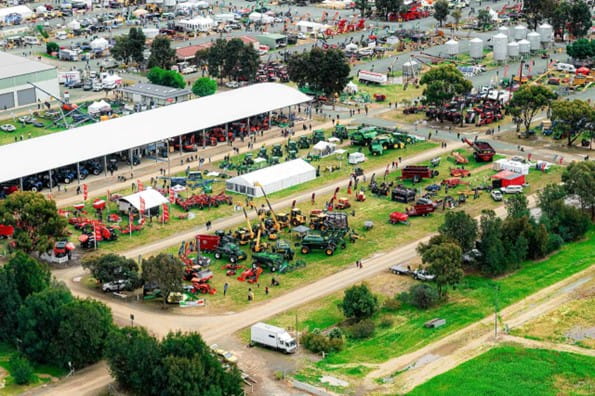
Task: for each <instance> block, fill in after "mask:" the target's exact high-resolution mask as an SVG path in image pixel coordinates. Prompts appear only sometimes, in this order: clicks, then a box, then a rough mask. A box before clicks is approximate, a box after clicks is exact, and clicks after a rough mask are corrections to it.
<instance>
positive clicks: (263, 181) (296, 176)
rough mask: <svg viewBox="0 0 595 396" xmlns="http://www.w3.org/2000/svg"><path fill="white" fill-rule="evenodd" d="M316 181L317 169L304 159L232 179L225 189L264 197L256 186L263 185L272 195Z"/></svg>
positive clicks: (266, 191) (228, 181)
mask: <svg viewBox="0 0 595 396" xmlns="http://www.w3.org/2000/svg"><path fill="white" fill-rule="evenodd" d="M314 179H316V169H315V168H314V167H313V166H312V165H310V164H309V163H307V162H306V161H304V160H303V159H295V160H292V161H287V162H283V163H281V164H278V165H273V166H269V167H268V168H264V169H259V170H257V171H254V172H250V173H246V174H244V175H240V176H236V177H232V178H231V179H229V180H227V182H226V183H225V188H226V190H228V191H233V192H236V193H239V194H245V195H248V196H250V197H262V191H261V189H260V188H259V187H258V186H257V185H256V184H260V185H262V187H263V188H264V191H265V193H267V194H271V193H274V192H277V191H281V190H284V189H286V188H289V187H292V186H295V185H297V184H301V183H305V182H307V181H310V180H314Z"/></svg>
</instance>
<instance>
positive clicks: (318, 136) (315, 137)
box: [310, 129, 324, 144]
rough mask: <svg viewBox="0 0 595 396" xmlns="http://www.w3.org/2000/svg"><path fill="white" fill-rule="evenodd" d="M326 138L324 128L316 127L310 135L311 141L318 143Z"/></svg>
mask: <svg viewBox="0 0 595 396" xmlns="http://www.w3.org/2000/svg"><path fill="white" fill-rule="evenodd" d="M323 140H324V131H323V130H322V129H316V130H315V131H314V133H313V134H312V136H311V137H310V143H312V144H316V143H318V142H321V141H323Z"/></svg>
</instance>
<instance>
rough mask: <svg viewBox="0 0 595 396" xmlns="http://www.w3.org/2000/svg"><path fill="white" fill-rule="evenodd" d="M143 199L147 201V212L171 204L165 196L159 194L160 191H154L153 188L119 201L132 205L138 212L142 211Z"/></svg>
mask: <svg viewBox="0 0 595 396" xmlns="http://www.w3.org/2000/svg"><path fill="white" fill-rule="evenodd" d="M141 197H142V199H144V200H145V210H147V209H151V208H154V207H156V206H159V205H163V204H166V203H168V202H169V201H168V199H167V198H165V197H164V196H163V195H161V194H160V193H159V191H157V190H153V189H152V188H147V189H146V190H143V191H140V192H137V193H134V194H131V195H127V196H125V197H122V198H120V199H119V200H120V201H125V202H128V203H129V204H130V205H132V206H134V207H135V209H136V210H140V199H141Z"/></svg>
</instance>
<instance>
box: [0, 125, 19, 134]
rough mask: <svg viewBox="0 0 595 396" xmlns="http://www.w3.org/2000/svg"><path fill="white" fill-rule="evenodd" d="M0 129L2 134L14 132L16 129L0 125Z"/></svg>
mask: <svg viewBox="0 0 595 396" xmlns="http://www.w3.org/2000/svg"><path fill="white" fill-rule="evenodd" d="M0 129H2V130H3V131H4V132H14V131H16V130H17V127H15V126H14V125H12V124H2V125H0Z"/></svg>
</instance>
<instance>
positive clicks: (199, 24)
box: [176, 17, 216, 32]
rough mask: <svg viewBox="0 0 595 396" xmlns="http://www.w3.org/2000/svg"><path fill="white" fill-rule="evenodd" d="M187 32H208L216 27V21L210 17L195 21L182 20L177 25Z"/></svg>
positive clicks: (198, 18)
mask: <svg viewBox="0 0 595 396" xmlns="http://www.w3.org/2000/svg"><path fill="white" fill-rule="evenodd" d="M176 25H177V26H180V27H182V28H183V29H184V30H186V31H199V32H208V31H209V30H211V29H212V28H213V27H214V26H215V25H216V23H215V21H214V20H213V19H212V18H210V17H206V18H205V17H196V18H193V19H182V20H181V21H179V22H177V23H176Z"/></svg>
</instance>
